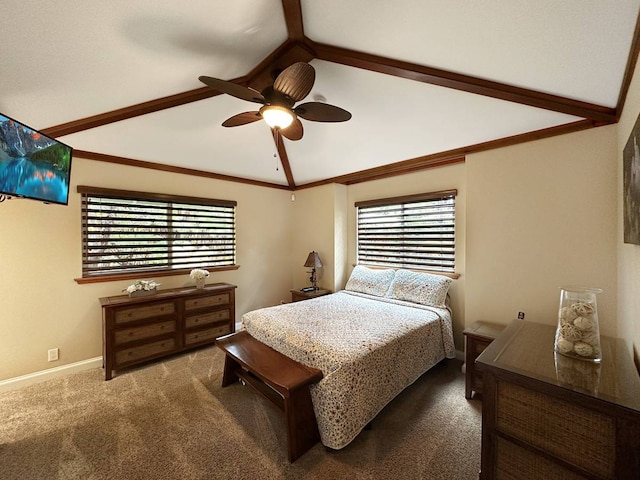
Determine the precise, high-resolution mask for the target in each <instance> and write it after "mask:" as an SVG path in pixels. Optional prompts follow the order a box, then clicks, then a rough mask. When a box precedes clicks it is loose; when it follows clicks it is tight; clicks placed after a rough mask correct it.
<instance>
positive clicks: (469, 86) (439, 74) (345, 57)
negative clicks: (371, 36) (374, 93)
mask: <svg viewBox="0 0 640 480" xmlns="http://www.w3.org/2000/svg"><path fill="white" fill-rule="evenodd" d="M307 44H308V45H309V48H311V50H312V51H313V52H314V54H315V56H316V58H318V59H320V60H325V61H328V62H333V63H340V64H342V65H347V66H350V67H356V68H362V69H365V70H369V71H372V72H377V73H385V74H387V75H393V76H395V77H401V78H406V79H408V80H414V81H417V82H423V83H428V84H431V85H438V86H441V87H447V88H453V89H455V90H461V91H464V92H469V93H475V94H478V95H484V96H486V97H492V98H497V99H500V100H506V101H509V102H515V103H520V104H523V105H529V106H532V107H537V108H543V109H546V110H553V111H556V112H560V113H566V114H569V115H574V116H577V117H582V118H586V119H591V120H595V121H597V122H602V123H613V122H615V121H616V110H615V109H614V108H609V107H603V106H601V105H594V104H592V103H587V102H581V101H579V100H573V99H570V98H565V97H560V96H557V95H551V94H547V93H542V92H538V91H535V90H529V89H526V88H520V87H515V86H512V85H507V84H504V83H499V82H493V81H490V80H484V79H481V78H476V77H472V76H469V75H462V74H459V73H454V72H449V71H446V70H440V69H437V68H431V67H425V66H423V65H417V64H414V63H409V62H403V61H400V60H394V59H392V58H385V57H380V56H378V55H371V54H368V53H363V52H358V51H354V50H349V49H346V48H340V47H334V46H331V45H324V44H320V43H315V42H312V41H310V40H309V41H308V42H307Z"/></svg>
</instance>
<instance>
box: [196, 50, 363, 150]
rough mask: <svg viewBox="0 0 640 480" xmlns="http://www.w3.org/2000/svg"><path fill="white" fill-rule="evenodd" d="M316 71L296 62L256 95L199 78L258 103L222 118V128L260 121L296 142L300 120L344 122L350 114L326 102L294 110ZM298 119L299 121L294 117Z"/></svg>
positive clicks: (223, 90) (212, 80)
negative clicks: (254, 109)
mask: <svg viewBox="0 0 640 480" xmlns="http://www.w3.org/2000/svg"><path fill="white" fill-rule="evenodd" d="M315 78H316V71H315V70H314V68H313V67H312V66H311V65H309V64H308V63H304V62H298V63H294V64H293V65H291V66H289V67H287V68H285V69H284V70H283V71H282V72H281V73H280V74H279V75H278V76H277V77H276V79H275V81H274V83H273V86H271V87H267V88H265V89H264V90H263V91H262V92H258V91H257V90H254V89H253V88H250V87H244V86H242V85H238V84H237V83H233V82H228V81H226V80H220V79H217V78H212V77H206V76H201V77H199V78H198V79H199V80H200V81H201V82H202V83H204V84H205V85H207V86H209V87H211V88H213V89H214V90H217V91H219V92H222V93H226V94H227V95H231V96H233V97H236V98H240V99H241V100H247V101H249V102H254V103H260V104H262V105H263V106H262V107H261V108H260V110H257V111H252V112H243V113H239V114H237V115H234V116H232V117H230V118H228V119H226V120H225V121H224V122H223V123H222V126H223V127H237V126H240V125H246V124H248V123H253V122H257V121H258V120H263V119H264V121H265V122H267V124H268V125H269V126H270V127H271V128H272V129H275V130H278V131H280V132H281V133H282V135H284V136H285V137H286V138H288V139H289V140H300V139H301V138H302V134H303V132H304V130H303V128H302V123H301V122H300V118H304V119H305V120H310V121H313V122H346V121H347V120H349V119H350V118H351V114H350V113H349V112H347V111H346V110H343V109H342V108H340V107H336V106H334V105H329V104H328V103H322V102H306V103H303V104H301V105H298V106H297V107H294V105H295V103H296V102H299V101H300V100H303V99H304V98H305V97H306V96H307V95H309V92H310V91H311V89H312V88H313V82H314V81H315ZM298 117H300V118H298Z"/></svg>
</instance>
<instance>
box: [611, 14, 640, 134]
mask: <svg viewBox="0 0 640 480" xmlns="http://www.w3.org/2000/svg"><path fill="white" fill-rule="evenodd" d="M639 54H640V12H638V19H637V20H636V29H635V32H634V34H633V40H632V41H631V49H630V50H629V58H628V59H627V67H626V68H625V71H624V77H623V78H622V85H621V86H620V94H619V95H618V104H617V105H616V121H617V120H620V115H622V109H623V107H624V102H626V100H627V94H628V93H629V86H630V85H631V79H632V78H633V72H634V70H635V68H636V64H637V63H638V56H639Z"/></svg>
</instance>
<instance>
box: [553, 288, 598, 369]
mask: <svg viewBox="0 0 640 480" xmlns="http://www.w3.org/2000/svg"><path fill="white" fill-rule="evenodd" d="M598 293H602V290H601V289H599V288H589V287H562V288H561V289H560V309H559V310H558V328H557V330H556V340H555V346H554V350H555V351H556V352H557V353H559V354H561V355H565V356H567V357H572V358H578V359H581V360H589V361H592V362H600V361H601V360H602V350H601V348H600V325H599V322H598V307H597V303H596V294H598Z"/></svg>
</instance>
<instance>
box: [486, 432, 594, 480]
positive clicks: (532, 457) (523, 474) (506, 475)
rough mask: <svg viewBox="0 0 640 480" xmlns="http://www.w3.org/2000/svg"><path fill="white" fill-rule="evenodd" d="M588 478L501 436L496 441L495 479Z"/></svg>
mask: <svg viewBox="0 0 640 480" xmlns="http://www.w3.org/2000/svg"><path fill="white" fill-rule="evenodd" d="M533 478H544V480H589V479H588V478H587V477H584V476H582V475H580V474H578V473H576V472H572V471H571V470H567V469H566V468H563V467H562V466H560V465H558V464H557V463H554V462H552V461H551V460H548V459H546V458H544V457H541V456H539V455H536V454H535V453H533V452H530V451H529V450H526V449H524V448H521V447H519V446H518V445H516V444H514V443H511V442H509V441H508V440H505V439H503V438H501V437H498V438H497V442H496V476H495V480H531V479H533Z"/></svg>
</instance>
